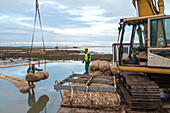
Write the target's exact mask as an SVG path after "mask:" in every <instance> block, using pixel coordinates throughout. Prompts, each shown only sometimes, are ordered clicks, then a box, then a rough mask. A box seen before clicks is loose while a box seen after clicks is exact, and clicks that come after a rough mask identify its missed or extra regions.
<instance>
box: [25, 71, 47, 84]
mask: <svg viewBox="0 0 170 113" xmlns="http://www.w3.org/2000/svg"><path fill="white" fill-rule="evenodd" d="M48 77H49V73H48V72H36V73H35V74H33V73H28V74H27V75H26V77H25V79H26V80H27V81H28V82H38V81H40V80H45V79H47V78H48Z"/></svg>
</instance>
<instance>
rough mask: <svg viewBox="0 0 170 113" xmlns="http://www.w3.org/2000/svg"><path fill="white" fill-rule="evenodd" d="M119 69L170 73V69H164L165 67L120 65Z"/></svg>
mask: <svg viewBox="0 0 170 113" xmlns="http://www.w3.org/2000/svg"><path fill="white" fill-rule="evenodd" d="M119 69H120V71H128V72H142V73H156V74H170V69H163V68H149V67H129V66H119Z"/></svg>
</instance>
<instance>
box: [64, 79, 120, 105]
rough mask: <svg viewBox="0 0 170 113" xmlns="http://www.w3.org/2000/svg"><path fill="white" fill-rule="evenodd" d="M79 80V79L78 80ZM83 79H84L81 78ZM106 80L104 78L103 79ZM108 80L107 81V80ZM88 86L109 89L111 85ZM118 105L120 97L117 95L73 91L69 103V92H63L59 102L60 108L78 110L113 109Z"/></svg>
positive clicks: (78, 84)
mask: <svg viewBox="0 0 170 113" xmlns="http://www.w3.org/2000/svg"><path fill="white" fill-rule="evenodd" d="M79 79H81V78H79ZM83 79H84V78H83ZM95 79H96V80H103V78H95ZM104 79H105V80H106V78H104ZM107 80H108V79H107ZM71 85H74V86H75V85H76V86H85V83H72V84H71ZM90 86H95V87H111V88H113V87H114V86H113V85H108V84H99V83H97V84H96V83H91V84H90ZM119 105H120V97H119V95H118V93H112V92H92V91H90V92H85V91H74V93H73V97H72V101H71V91H70V90H69V91H64V95H63V98H62V101H61V106H65V107H79V108H83V107H85V108H115V107H118V106H119Z"/></svg>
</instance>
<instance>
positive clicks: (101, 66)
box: [89, 60, 119, 76]
mask: <svg viewBox="0 0 170 113" xmlns="http://www.w3.org/2000/svg"><path fill="white" fill-rule="evenodd" d="M89 74H90V75H106V76H118V75H119V71H118V67H117V65H116V63H111V62H108V61H100V60H96V61H93V62H92V63H91V65H90V67H89Z"/></svg>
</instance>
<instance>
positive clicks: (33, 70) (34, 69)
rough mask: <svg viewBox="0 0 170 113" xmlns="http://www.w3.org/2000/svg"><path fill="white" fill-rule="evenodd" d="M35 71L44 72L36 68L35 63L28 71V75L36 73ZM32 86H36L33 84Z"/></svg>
mask: <svg viewBox="0 0 170 113" xmlns="http://www.w3.org/2000/svg"><path fill="white" fill-rule="evenodd" d="M35 71H43V69H38V68H36V67H35V63H34V62H33V63H32V66H31V67H29V68H28V69H27V73H35ZM28 85H29V86H30V82H28ZM32 85H34V84H33V82H32Z"/></svg>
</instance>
